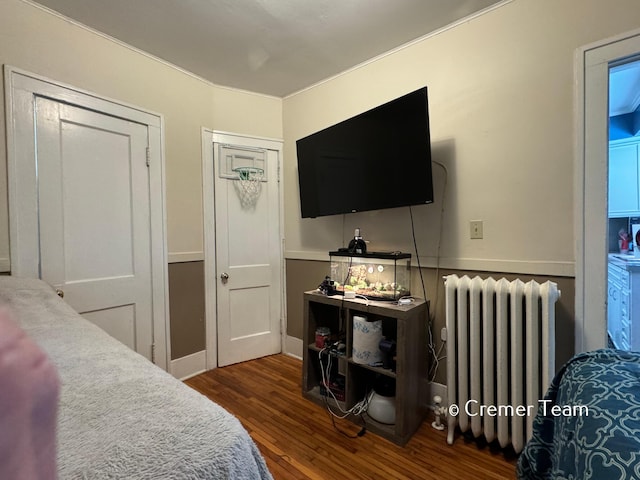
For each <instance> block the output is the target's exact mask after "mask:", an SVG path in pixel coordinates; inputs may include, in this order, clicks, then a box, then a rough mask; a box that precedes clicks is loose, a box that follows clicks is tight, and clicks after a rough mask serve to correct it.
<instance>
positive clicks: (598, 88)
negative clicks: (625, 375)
mask: <svg viewBox="0 0 640 480" xmlns="http://www.w3.org/2000/svg"><path fill="white" fill-rule="evenodd" d="M639 56H640V30H636V31H633V32H629V33H625V34H622V35H619V36H617V37H615V38H610V39H606V40H603V41H600V42H597V43H595V44H591V45H587V46H585V47H582V48H581V49H580V50H579V51H578V54H577V55H576V73H577V74H576V77H577V89H576V120H577V123H576V161H575V172H576V178H575V179H576V182H575V187H576V188H575V195H576V197H575V206H576V210H575V235H576V301H575V307H576V319H575V353H579V352H584V351H589V350H595V349H598V348H603V347H606V346H607V345H608V333H607V330H608V329H607V309H608V301H609V299H608V295H607V293H608V288H607V287H608V285H607V279H608V275H607V268H608V260H609V238H608V232H609V225H608V223H609V220H608V219H609V216H608V204H609V201H608V200H609V198H608V195H609V189H608V188H607V187H608V174H609V162H608V158H609V74H610V70H611V68H612V67H616V66H618V65H623V64H625V63H629V62H630V61H632V60H634V59H637V58H639ZM612 193H613V192H612Z"/></svg>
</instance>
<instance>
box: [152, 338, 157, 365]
mask: <svg viewBox="0 0 640 480" xmlns="http://www.w3.org/2000/svg"><path fill="white" fill-rule="evenodd" d="M151 363H156V342H153V343H152V344H151Z"/></svg>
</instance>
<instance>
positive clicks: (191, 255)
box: [168, 252, 204, 263]
mask: <svg viewBox="0 0 640 480" xmlns="http://www.w3.org/2000/svg"><path fill="white" fill-rule="evenodd" d="M201 260H204V253H203V252H169V254H168V261H169V263H182V262H199V261H201Z"/></svg>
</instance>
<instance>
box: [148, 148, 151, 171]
mask: <svg viewBox="0 0 640 480" xmlns="http://www.w3.org/2000/svg"><path fill="white" fill-rule="evenodd" d="M150 164H151V149H150V148H149V147H147V167H148V166H149V165H150Z"/></svg>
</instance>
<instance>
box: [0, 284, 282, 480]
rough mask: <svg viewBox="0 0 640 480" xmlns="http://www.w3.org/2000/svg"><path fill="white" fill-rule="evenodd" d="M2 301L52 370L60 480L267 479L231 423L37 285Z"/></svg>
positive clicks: (8, 288)
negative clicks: (57, 386) (56, 386)
mask: <svg viewBox="0 0 640 480" xmlns="http://www.w3.org/2000/svg"><path fill="white" fill-rule="evenodd" d="M0 305H7V306H8V307H9V309H10V310H11V311H13V313H14V316H15V319H16V320H17V321H18V323H19V325H20V326H21V327H22V328H23V329H24V330H25V331H26V332H27V333H28V335H29V336H30V337H31V338H33V339H34V340H35V341H36V342H37V343H38V344H39V345H40V346H41V347H42V348H43V350H45V352H46V353H47V354H48V355H49V357H50V359H51V360H52V362H53V363H54V364H55V366H56V367H57V369H58V373H59V375H60V379H61V383H62V389H61V394H60V403H59V411H58V431H57V435H58V437H57V439H58V441H57V443H58V448H57V452H58V453H57V463H58V477H59V478H60V479H76V478H77V479H116V478H117V479H147V478H149V479H151V478H153V479H247V480H248V479H271V478H272V477H271V474H270V473H269V471H268V470H267V467H266V465H265V462H264V459H263V457H262V456H261V454H260V452H259V451H258V449H257V447H256V445H255V443H254V442H253V441H252V439H251V437H249V434H248V433H247V431H246V430H245V429H244V428H243V427H242V425H241V424H240V422H239V421H238V419H237V418H235V417H234V416H232V415H231V414H229V413H228V412H227V411H226V410H224V409H223V408H222V407H220V406H219V405H217V404H215V403H213V402H212V401H210V400H209V399H207V398H206V397H204V396H203V395H201V394H200V393H198V392H196V391H194V390H192V389H191V388H189V387H187V386H186V385H184V384H182V383H181V382H180V381H178V380H176V379H174V378H173V377H172V376H171V375H169V374H167V373H166V372H164V371H163V370H161V369H160V368H158V367H156V366H155V365H153V364H152V363H150V362H149V361H147V360H146V359H145V358H143V357H142V356H140V355H138V354H137V353H135V352H133V351H132V350H130V349H129V348H127V347H125V346H124V345H123V344H121V343H120V342H118V341H117V340H115V339H113V338H112V337H110V336H109V335H107V334H106V333H104V332H103V331H102V330H101V329H99V328H98V327H96V326H94V325H93V324H91V323H90V322H88V321H86V320H85V319H83V318H82V317H81V316H80V315H78V314H77V313H76V312H75V311H74V310H73V309H71V307H69V306H68V305H67V304H66V303H65V302H64V301H63V300H62V299H60V298H59V297H58V296H57V295H56V294H55V292H54V291H53V289H52V288H51V287H50V286H49V285H47V284H46V283H44V282H42V281H40V280H34V279H24V278H16V277H7V276H0Z"/></svg>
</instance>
